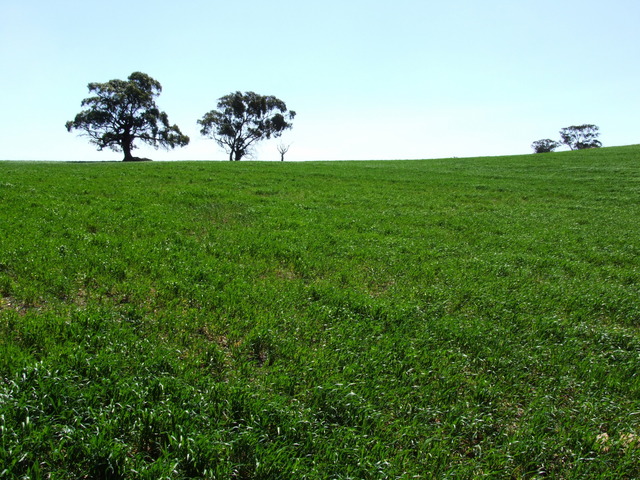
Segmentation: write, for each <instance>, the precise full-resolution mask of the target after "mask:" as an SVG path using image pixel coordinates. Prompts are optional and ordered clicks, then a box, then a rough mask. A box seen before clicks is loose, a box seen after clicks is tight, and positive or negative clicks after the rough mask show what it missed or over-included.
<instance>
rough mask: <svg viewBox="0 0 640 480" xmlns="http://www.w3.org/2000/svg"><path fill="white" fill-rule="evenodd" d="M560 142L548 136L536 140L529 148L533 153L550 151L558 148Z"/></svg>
mask: <svg viewBox="0 0 640 480" xmlns="http://www.w3.org/2000/svg"><path fill="white" fill-rule="evenodd" d="M559 146H560V144H559V143H558V142H556V141H554V140H551V139H550V138H544V139H542V140H536V141H535V142H533V143H532V144H531V148H533V151H534V152H535V153H550V152H553V151H554V150H555V149H556V148H558V147H559Z"/></svg>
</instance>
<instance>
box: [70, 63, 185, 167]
mask: <svg viewBox="0 0 640 480" xmlns="http://www.w3.org/2000/svg"><path fill="white" fill-rule="evenodd" d="M88 88H89V92H92V93H95V96H93V97H89V98H85V99H84V100H83V101H82V106H83V107H89V108H87V109H86V110H83V111H81V112H80V113H78V114H77V115H76V117H75V119H74V120H72V121H69V122H67V123H66V128H67V130H68V131H71V130H74V129H75V130H80V131H82V132H83V135H85V136H87V137H89V139H90V142H91V143H93V144H95V145H96V146H97V147H98V150H102V149H104V148H110V149H112V150H115V151H119V150H122V151H123V152H124V160H125V161H130V160H134V159H136V158H135V157H133V155H132V154H131V151H132V150H133V149H134V148H136V146H135V145H134V142H135V141H136V140H140V141H142V142H144V143H147V144H149V145H152V146H153V147H155V148H158V147H162V148H166V149H170V148H175V147H183V146H185V145H187V144H188V143H189V137H187V136H186V135H183V134H182V132H181V131H180V129H179V128H178V126H177V125H170V124H169V118H168V116H167V114H166V113H165V112H161V111H160V110H159V109H158V107H157V105H156V102H155V99H156V97H157V96H158V95H160V92H162V86H161V85H160V82H158V81H157V80H154V79H153V78H151V77H150V76H148V75H146V74H144V73H141V72H134V73H132V74H131V75H129V78H128V79H127V80H126V81H125V80H110V81H108V82H106V83H90V84H89V85H88Z"/></svg>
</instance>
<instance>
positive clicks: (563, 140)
mask: <svg viewBox="0 0 640 480" xmlns="http://www.w3.org/2000/svg"><path fill="white" fill-rule="evenodd" d="M599 130H600V128H598V127H597V126H596V125H592V124H585V125H571V126H570V127H565V128H563V129H561V130H560V141H555V140H551V139H550V138H543V139H542V140H536V141H535V142H533V143H532V144H531V148H533V151H534V152H535V153H549V152H553V151H554V150H555V149H556V148H558V147H560V146H562V145H567V146H568V147H569V148H570V149H571V150H584V149H586V148H600V147H601V146H602V143H601V142H600V140H598V136H599V135H600V131H599Z"/></svg>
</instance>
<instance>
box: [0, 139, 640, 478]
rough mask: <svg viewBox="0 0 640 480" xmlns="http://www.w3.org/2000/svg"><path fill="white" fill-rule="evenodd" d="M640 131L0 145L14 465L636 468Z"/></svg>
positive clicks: (3, 389)
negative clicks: (90, 148)
mask: <svg viewBox="0 0 640 480" xmlns="http://www.w3.org/2000/svg"><path fill="white" fill-rule="evenodd" d="M639 198H640V147H638V146H629V147H617V148H606V149H598V150H590V151H581V152H566V153H556V154H544V155H529V156H519V157H495V158H476V159H443V160H424V161H393V162H390V161H371V162H315V163H295V164H292V163H279V162H278V163H261V162H247V163H242V162H241V163H230V162H222V163H202V162H180V163H144V164H121V163H109V164H71V163H69V164H60V163H37V162H2V163H0V199H1V202H2V209H0V230H1V231H2V237H1V238H0V376H1V377H2V382H0V431H1V440H0V477H2V478H69V479H71V478H83V477H84V478H148V479H157V478H243V479H251V478H255V479H267V478H283V479H284V478H309V479H326V478H336V479H338V478H344V479H346V478H371V479H383V478H480V477H488V478H547V477H548V478H565V479H569V478H575V479H578V478H580V479H583V478H602V479H604V478H607V479H613V478H620V479H623V478H637V477H638V475H639V470H638V465H640V436H639V435H640V414H639V413H640V376H639V375H638V371H639V369H638V367H639V365H640V334H639V331H638V327H639V326H640V301H639V298H640V296H639V294H640V287H639V285H640V260H639V259H640V224H639V223H638V218H640V202H639V201H638V199H639Z"/></svg>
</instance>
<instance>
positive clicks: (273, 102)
mask: <svg viewBox="0 0 640 480" xmlns="http://www.w3.org/2000/svg"><path fill="white" fill-rule="evenodd" d="M295 115H296V112H294V111H291V110H287V106H286V104H285V103H284V102H283V101H282V100H280V99H278V98H276V97H274V96H263V95H258V94H257V93H254V92H245V93H241V92H235V93H231V94H229V95H226V96H224V97H222V98H220V99H219V100H218V110H211V111H210V112H208V113H206V114H205V115H204V116H203V117H202V119H200V120H198V123H199V124H200V125H201V126H202V129H201V133H202V135H205V136H209V137H211V138H213V139H214V140H215V141H216V143H217V144H218V145H220V147H222V148H224V149H225V150H227V152H228V153H229V160H231V161H234V160H235V161H238V160H242V159H243V158H244V157H245V156H246V155H248V154H250V153H251V149H252V147H253V146H254V144H255V143H256V142H258V141H260V140H264V139H269V138H271V137H274V138H277V137H280V136H281V135H282V133H283V132H284V131H285V130H287V129H290V128H291V127H292V124H291V123H290V121H291V120H293V118H294V117H295Z"/></svg>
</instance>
